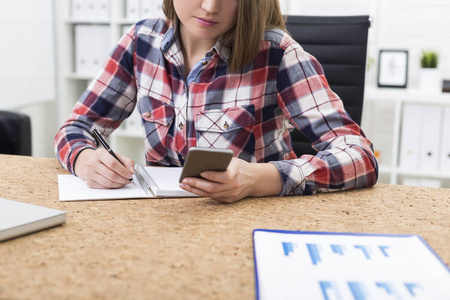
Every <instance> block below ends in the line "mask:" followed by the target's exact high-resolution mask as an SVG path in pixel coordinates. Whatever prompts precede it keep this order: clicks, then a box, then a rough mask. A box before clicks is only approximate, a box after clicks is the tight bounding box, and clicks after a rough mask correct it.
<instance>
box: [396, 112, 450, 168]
mask: <svg viewBox="0 0 450 300" xmlns="http://www.w3.org/2000/svg"><path fill="white" fill-rule="evenodd" d="M400 167H401V168H402V169H403V170H408V171H410V170H412V171H423V172H427V173H433V172H448V170H450V107H445V108H443V107H439V106H432V105H419V104H405V105H404V108H403V117H402V130H401V147H400Z"/></svg>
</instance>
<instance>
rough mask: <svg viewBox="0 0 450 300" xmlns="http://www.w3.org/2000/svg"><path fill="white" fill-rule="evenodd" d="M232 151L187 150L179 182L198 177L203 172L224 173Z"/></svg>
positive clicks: (195, 148) (197, 148)
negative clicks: (186, 178)
mask: <svg viewBox="0 0 450 300" xmlns="http://www.w3.org/2000/svg"><path fill="white" fill-rule="evenodd" d="M232 158H233V151H231V150H230V149H216V148H202V147H192V148H190V149H189V151H188V154H187V156H186V161H185V162H184V166H183V170H182V171H181V175H180V180H179V181H180V182H181V181H182V180H183V179H184V178H185V177H200V173H201V172H204V171H226V169H227V168H228V165H229V164H230V161H231V159H232Z"/></svg>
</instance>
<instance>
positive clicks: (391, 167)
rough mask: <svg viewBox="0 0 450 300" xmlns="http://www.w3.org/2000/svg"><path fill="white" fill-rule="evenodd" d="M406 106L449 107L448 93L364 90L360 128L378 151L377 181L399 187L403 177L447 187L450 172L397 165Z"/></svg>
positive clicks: (418, 90) (449, 95) (449, 185)
mask: <svg viewBox="0 0 450 300" xmlns="http://www.w3.org/2000/svg"><path fill="white" fill-rule="evenodd" d="M406 104H419V105H426V106H438V107H450V94H448V93H441V92H439V91H427V90H420V89H394V88H375V87H368V88H366V92H365V104H364V105H365V109H364V115H363V129H364V130H365V132H366V134H367V135H368V137H369V138H370V139H371V140H372V141H373V142H374V144H375V150H376V152H378V153H377V155H378V156H379V163H380V181H381V182H386V183H391V184H402V182H403V180H404V179H405V178H406V179H408V178H415V179H422V180H425V182H426V183H425V184H424V185H430V186H433V185H434V182H435V181H436V180H438V181H440V183H441V186H442V187H446V188H450V170H435V171H427V170H421V169H416V170H413V169H405V168H402V167H401V166H400V147H401V132H402V131H401V130H402V128H401V127H402V126H401V124H402V112H403V109H404V106H405V105H406ZM388 128H389V129H390V130H388ZM417 135H419V134H418V133H417ZM417 138H419V137H417ZM377 143H378V145H377ZM383 152H384V153H383Z"/></svg>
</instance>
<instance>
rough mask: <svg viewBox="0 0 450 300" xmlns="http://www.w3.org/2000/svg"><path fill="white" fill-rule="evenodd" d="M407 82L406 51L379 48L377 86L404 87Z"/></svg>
mask: <svg viewBox="0 0 450 300" xmlns="http://www.w3.org/2000/svg"><path fill="white" fill-rule="evenodd" d="M407 83H408V51H407V50H380V53H379V56H378V87H393V88H406V86H407Z"/></svg>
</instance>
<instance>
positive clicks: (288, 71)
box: [272, 43, 378, 195]
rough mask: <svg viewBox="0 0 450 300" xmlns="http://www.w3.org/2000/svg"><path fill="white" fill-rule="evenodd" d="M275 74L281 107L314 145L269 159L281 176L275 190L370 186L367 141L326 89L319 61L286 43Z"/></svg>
mask: <svg viewBox="0 0 450 300" xmlns="http://www.w3.org/2000/svg"><path fill="white" fill-rule="evenodd" d="M277 80H278V81H277V88H278V93H279V96H278V102H279V105H280V107H281V108H282V110H283V113H284V114H285V115H286V116H287V117H288V118H289V120H290V122H291V123H292V124H293V125H294V126H295V127H296V128H297V129H299V130H300V131H301V132H302V133H303V134H305V135H306V136H307V137H308V138H309V140H311V143H312V146H313V148H314V149H316V150H317V151H318V153H317V154H316V155H315V156H313V155H302V156H301V157H299V158H297V159H293V160H283V161H276V162H272V163H273V164H274V165H275V166H276V167H277V168H278V170H279V172H280V175H281V178H282V182H283V190H282V193H281V194H282V195H292V194H297V195H310V194H313V193H316V192H319V191H326V192H330V191H337V190H346V189H352V188H362V187H369V186H373V185H374V184H375V183H376V181H377V178H378V164H377V161H376V158H375V155H374V152H373V146H372V144H371V142H370V141H369V140H368V139H367V138H366V137H365V135H364V133H363V131H362V130H361V128H360V127H359V126H358V124H356V123H355V122H354V121H353V120H352V119H351V118H350V117H349V115H348V114H347V112H346V111H345V109H344V106H343V103H342V101H341V99H340V98H339V96H338V95H336V94H335V93H334V92H333V91H332V90H331V89H330V87H329V85H328V82H327V80H326V78H325V76H324V73H323V69H322V66H321V65H320V64H319V62H318V61H317V60H316V59H315V58H314V57H313V56H311V55H310V54H308V53H306V52H305V51H304V50H303V49H302V48H301V46H300V45H298V44H296V43H292V44H291V45H289V46H288V47H287V48H286V50H285V53H284V56H283V59H282V63H281V65H280V69H279V73H278V79H277Z"/></svg>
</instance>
